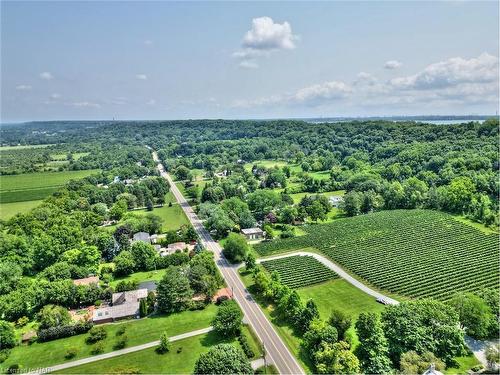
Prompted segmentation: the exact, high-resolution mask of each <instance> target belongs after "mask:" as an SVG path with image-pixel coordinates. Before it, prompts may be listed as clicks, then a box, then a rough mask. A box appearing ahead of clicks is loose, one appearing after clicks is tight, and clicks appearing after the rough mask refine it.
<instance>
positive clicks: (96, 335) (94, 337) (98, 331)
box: [85, 327, 108, 344]
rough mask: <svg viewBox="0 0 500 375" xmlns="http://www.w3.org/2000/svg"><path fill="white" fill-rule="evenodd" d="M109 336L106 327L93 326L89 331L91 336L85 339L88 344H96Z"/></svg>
mask: <svg viewBox="0 0 500 375" xmlns="http://www.w3.org/2000/svg"><path fill="white" fill-rule="evenodd" d="M107 336H108V333H107V332H106V329H105V328H104V327H92V329H91V330H90V331H89V336H88V337H87V338H86V339H85V341H86V343H87V344H94V343H96V342H98V341H101V340H104V339H105V338H106V337H107Z"/></svg>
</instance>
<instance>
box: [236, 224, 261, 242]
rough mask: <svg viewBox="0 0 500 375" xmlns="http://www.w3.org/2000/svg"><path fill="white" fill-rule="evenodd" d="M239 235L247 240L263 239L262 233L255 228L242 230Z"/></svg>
mask: <svg viewBox="0 0 500 375" xmlns="http://www.w3.org/2000/svg"><path fill="white" fill-rule="evenodd" d="M241 233H242V234H243V235H244V236H245V237H246V239H247V240H260V239H261V238H264V231H263V230H262V229H260V228H257V227H256V228H245V229H242V230H241Z"/></svg>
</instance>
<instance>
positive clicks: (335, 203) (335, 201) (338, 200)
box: [328, 195, 344, 208]
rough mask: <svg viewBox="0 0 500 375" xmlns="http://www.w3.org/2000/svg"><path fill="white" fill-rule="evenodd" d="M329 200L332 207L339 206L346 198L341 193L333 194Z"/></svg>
mask: <svg viewBox="0 0 500 375" xmlns="http://www.w3.org/2000/svg"><path fill="white" fill-rule="evenodd" d="M328 201H329V202H330V204H331V205H332V207H335V208H339V206H340V204H341V203H342V202H343V201H344V198H343V197H342V196H340V195H332V196H331V197H330V198H329V199H328Z"/></svg>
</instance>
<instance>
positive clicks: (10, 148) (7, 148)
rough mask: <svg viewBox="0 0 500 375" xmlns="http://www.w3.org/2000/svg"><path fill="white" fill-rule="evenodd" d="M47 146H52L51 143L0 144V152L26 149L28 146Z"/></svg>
mask: <svg viewBox="0 0 500 375" xmlns="http://www.w3.org/2000/svg"><path fill="white" fill-rule="evenodd" d="M48 146H53V144H47V145H21V146H1V147H0V152H2V151H11V150H26V149H28V148H43V147H48Z"/></svg>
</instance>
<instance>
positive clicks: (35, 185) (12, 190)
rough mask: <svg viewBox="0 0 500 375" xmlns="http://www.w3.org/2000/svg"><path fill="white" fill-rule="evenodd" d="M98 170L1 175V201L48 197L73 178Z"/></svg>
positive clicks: (20, 200) (8, 201)
mask: <svg viewBox="0 0 500 375" xmlns="http://www.w3.org/2000/svg"><path fill="white" fill-rule="evenodd" d="M96 172H98V170H97V169H91V170H83V171H64V172H36V173H26V174H19V175H8V176H0V202H1V203H11V202H24V201H32V200H39V199H43V198H45V197H47V196H48V195H50V194H52V193H53V192H54V191H56V190H57V189H58V188H59V187H61V186H62V185H64V184H65V183H66V182H68V181H69V180H72V179H79V178H83V177H86V176H89V175H91V174H93V173H96Z"/></svg>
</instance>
